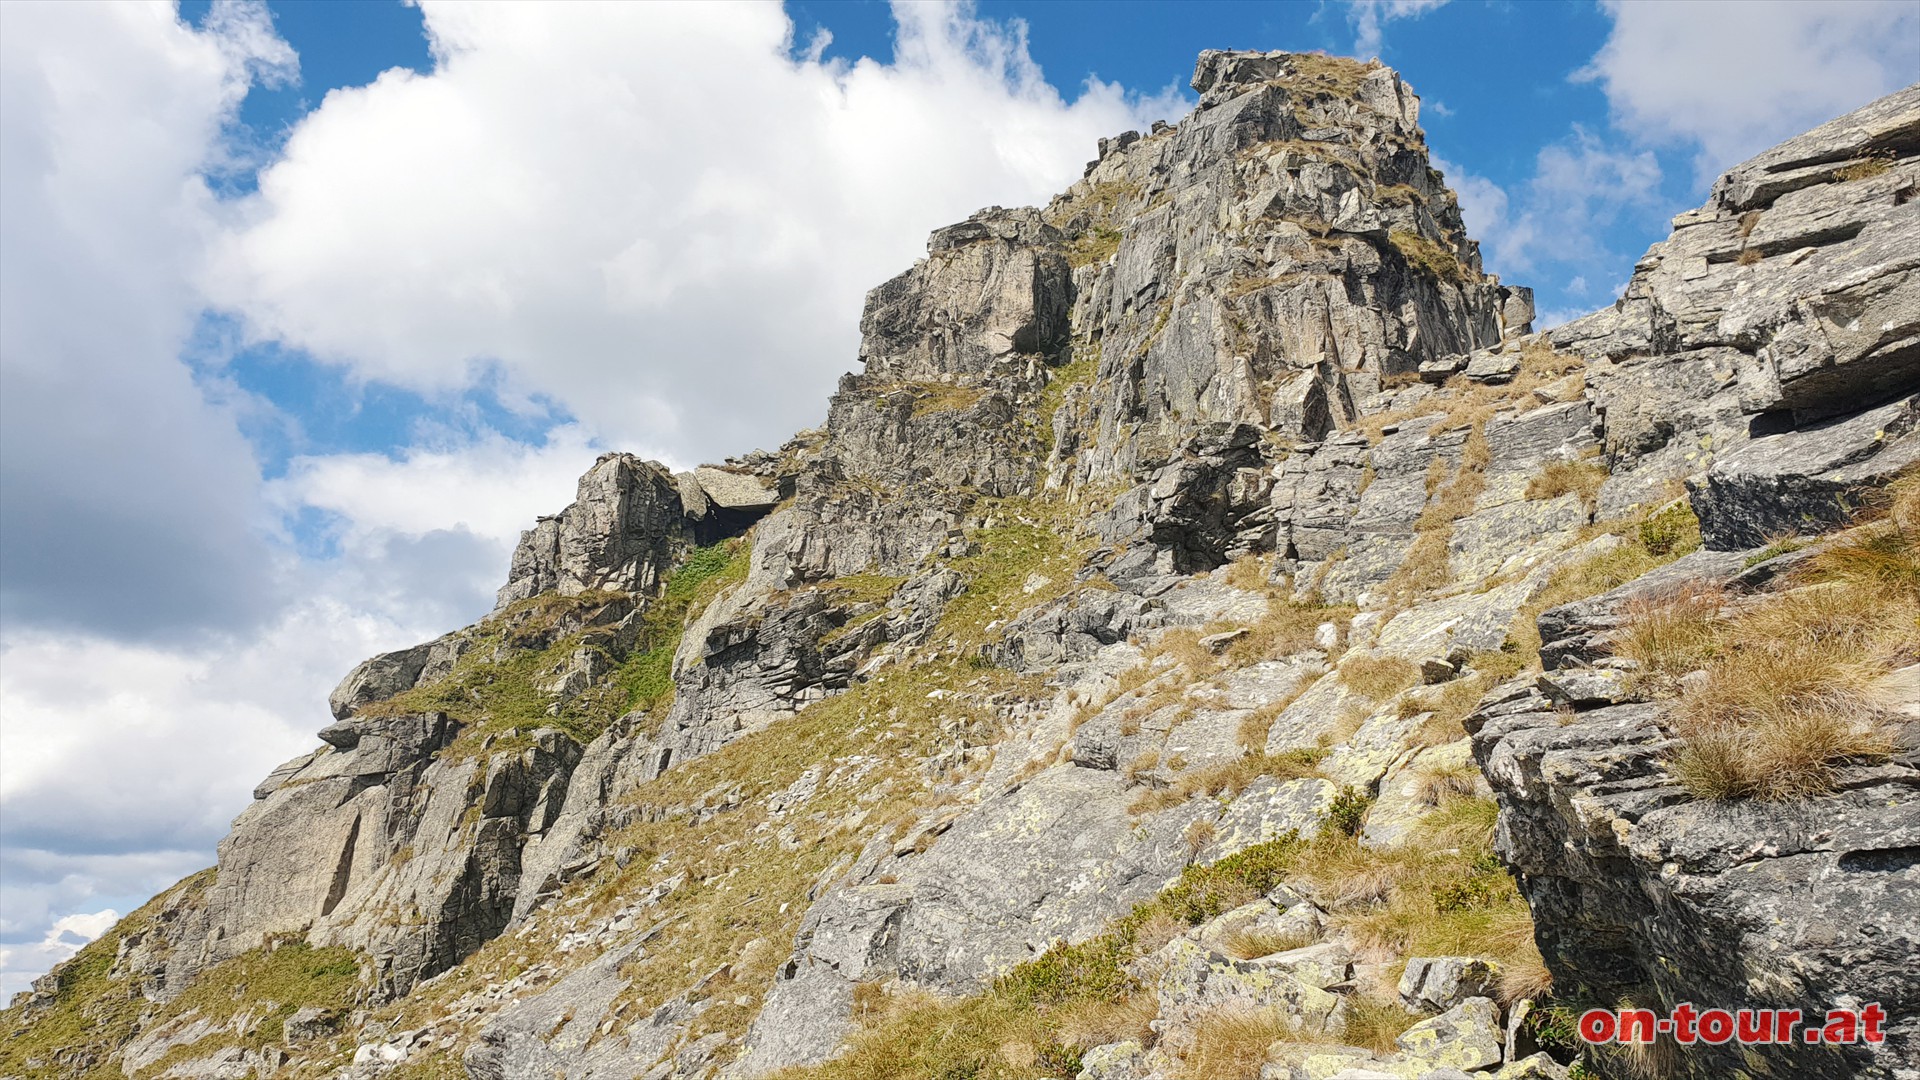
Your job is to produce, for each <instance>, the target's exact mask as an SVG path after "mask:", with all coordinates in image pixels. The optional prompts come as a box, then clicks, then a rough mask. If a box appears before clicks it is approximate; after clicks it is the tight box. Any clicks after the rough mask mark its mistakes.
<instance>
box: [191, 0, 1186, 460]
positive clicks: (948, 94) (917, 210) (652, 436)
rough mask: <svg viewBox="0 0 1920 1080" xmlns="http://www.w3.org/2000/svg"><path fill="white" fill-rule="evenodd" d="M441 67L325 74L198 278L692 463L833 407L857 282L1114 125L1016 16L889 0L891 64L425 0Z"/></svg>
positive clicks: (391, 373) (847, 364)
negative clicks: (354, 80)
mask: <svg viewBox="0 0 1920 1080" xmlns="http://www.w3.org/2000/svg"><path fill="white" fill-rule="evenodd" d="M424 13H425V16H426V23H427V28H428V31H429V33H430V36H431V39H432V43H433V49H434V54H435V56H436V57H437V58H438V63H437V65H436V68H435V70H434V72H433V73H432V74H429V75H417V74H413V73H410V72H405V71H393V72H388V73H387V74H386V75H384V76H382V77H381V78H380V79H379V80H378V81H376V82H375V83H373V84H372V85H369V86H366V87H363V88H359V89H353V90H341V91H335V92H334V93H332V94H329V95H328V96H327V98H326V100H325V102H324V103H323V104H322V105H321V106H320V108H319V109H317V110H316V111H315V112H314V113H312V114H311V115H310V116H308V117H307V118H306V119H305V120H304V121H302V122H301V124H300V125H299V126H298V127H297V128H296V129H295V130H294V131H293V133H292V135H291V137H290V138H289V139H288V141H287V144H286V150H285V156H284V158H283V159H282V160H280V161H279V162H278V163H276V164H275V165H273V166H272V167H271V168H269V169H268V170H266V172H265V173H263V174H262V176H261V178H260V190H259V195H258V197H257V198H255V199H253V200H252V201H251V202H250V203H249V204H248V205H246V206H245V207H244V208H243V213H244V215H245V218H246V225H245V227H244V228H242V229H240V230H239V231H238V232H237V233H236V234H235V235H233V236H232V237H231V239H230V242H229V243H228V244H227V246H226V247H225V249H224V251H223V258H222V260H221V262H220V264H219V268H218V271H217V272H216V273H215V274H214V275H213V276H212V278H211V279H210V283H211V287H212V289H213V290H214V291H215V293H216V294H217V295H218V296H219V297H220V298H221V299H222V300H223V302H224V303H225V304H226V305H227V306H228V307H230V308H231V309H232V310H234V311H235V312H237V313H239V314H240V315H241V316H243V317H244V319H245V321H246V323H247V325H248V326H249V327H250V328H251V330H252V332H253V333H254V334H256V335H258V336H260V337H263V338H270V339H274V340H277V341H280V342H282V343H285V344H288V345H292V346H297V347H300V348H304V349H308V350H311V351H312V352H313V353H314V354H316V355H318V356H321V357H323V358H325V359H326V360H328V361H329V362H333V363H338V364H341V365H344V366H346V367H347V368H349V369H350V370H351V371H352V373H353V374H354V376H355V377H358V378H367V379H378V380H384V381H387V382H390V383H394V384H397V385H401V386H407V387H413V388H419V389H424V390H445V389H448V388H452V387H458V386H463V385H466V384H468V383H469V382H470V381H471V380H473V379H474V378H475V377H476V372H477V371H479V370H480V369H479V367H477V365H480V364H487V365H497V367H489V368H488V370H498V371H501V372H503V373H504V374H505V375H506V377H507V379H508V382H509V384H510V385H512V386H515V387H517V388H520V389H523V390H526V391H529V392H539V393H542V394H545V395H547V396H548V397H549V398H551V399H552V400H553V401H555V402H557V403H559V404H560V405H562V406H563V407H565V408H566V409H568V410H570V411H571V412H572V413H573V415H575V416H577V417H579V418H580V419H581V420H582V421H583V422H584V423H585V425H586V426H587V427H589V428H590V429H592V430H593V431H595V432H596V433H597V434H599V435H600V436H601V437H603V438H605V439H607V440H608V441H609V442H610V443H611V444H613V445H616V446H623V447H624V446H631V445H639V446H643V447H648V448H652V449H654V450H655V451H657V452H658V453H661V454H666V455H671V456H674V457H677V458H681V459H685V460H692V459H697V458H715V457H718V456H721V455H724V454H727V453H737V452H741V451H745V450H748V449H751V448H752V447H753V446H755V445H761V444H769V443H777V442H778V441H779V440H780V439H782V438H783V437H784V436H785V435H787V434H788V433H790V432H791V431H793V430H795V429H797V428H799V427H803V426H806V425H808V424H811V423H814V422H817V421H818V420H819V419H820V418H821V416H822V415H823V414H824V408H825V399H826V395H827V394H828V393H829V392H830V391H831V389H832V386H833V381H834V379H835V378H836V377H837V376H838V375H839V374H840V373H841V372H843V371H846V370H848V369H850V368H852V367H854V366H855V351H856V345H857V334H856V331H855V323H856V320H857V318H858V313H859V310H860V306H861V302H862V298H863V296H864V294H865V292H866V291H867V290H868V289H870V288H872V287H873V286H875V285H877V284H879V283H880V282H881V281H883V280H885V279H886V278H887V277H890V276H891V275H893V274H895V273H898V272H899V271H901V270H903V269H905V268H906V267H907V266H908V265H909V264H910V263H911V262H912V261H913V259H914V258H915V257H917V256H918V255H920V254H923V253H924V238H925V236H926V234H927V232H928V231H929V230H931V229H932V228H935V227H938V226H940V225H943V224H946V223H948V222H951V221H954V220H957V219H959V218H961V217H964V216H965V215H966V214H968V213H971V212H972V211H974V210H975V209H978V208H979V207H980V206H982V205H983V204H987V203H1001V204H1005V205H1021V204H1027V203H1034V202H1044V201H1045V200H1046V199H1047V198H1048V197H1050V196H1051V195H1052V194H1054V193H1055V192H1057V191H1058V190H1059V189H1060V188H1062V187H1063V186H1065V185H1066V184H1067V183H1068V182H1070V181H1071V180H1073V179H1074V178H1076V177H1077V176H1078V175H1079V173H1080V169H1081V166H1082V165H1083V164H1084V163H1085V162H1086V161H1087V160H1088V159H1089V158H1090V157H1092V155H1093V151H1094V144H1095V141H1096V139H1097V138H1098V137H1100V136H1102V135H1110V134H1114V133H1117V132H1119V131H1121V130H1124V129H1126V128H1129V127H1139V126H1141V125H1142V124H1143V123H1144V122H1145V121H1146V120H1148V119H1150V118H1152V117H1153V116H1156V115H1162V114H1166V113H1169V112H1173V111H1177V110H1179V109H1180V108H1181V106H1180V105H1179V104H1178V103H1177V102H1165V101H1162V102H1154V103H1147V104H1142V103H1140V102H1137V101H1131V100H1129V99H1127V98H1126V97H1125V96H1123V94H1122V93H1121V91H1120V90H1119V88H1118V87H1115V86H1111V85H1106V84H1100V83H1090V84H1089V85H1087V86H1085V87H1083V88H1079V90H1078V92H1077V94H1076V95H1075V96H1074V97H1073V98H1072V99H1071V100H1067V99H1065V98H1063V97H1062V96H1061V94H1060V93H1059V92H1058V91H1056V90H1055V89H1054V88H1053V87H1052V86H1051V85H1049V84H1048V83H1047V82H1046V81H1045V79H1044V78H1043V76H1042V73H1041V72H1040V70H1039V69H1038V68H1037V67H1036V66H1035V65H1034V64H1033V62H1032V61H1031V60H1030V59H1029V58H1028V55H1027V53H1026V48H1025V42H1024V39H1023V36H1022V32H1021V30H1020V29H1019V27H1018V26H1017V25H1016V26H1014V27H1011V28H1009V27H1005V26H1001V25H998V24H994V23H988V22H981V21H978V20H976V19H974V18H973V17H972V15H971V12H970V10H969V9H968V8H967V7H966V6H964V5H945V4H924V5H923V4H902V5H899V6H898V7H896V9H895V15H896V18H897V19H898V21H899V33H898V40H897V44H896V49H895V53H896V60H895V61H894V62H893V63H892V64H880V63H876V62H874V61H871V60H861V61H859V62H858V63H853V64H848V63H845V62H823V61H820V60H817V59H810V58H808V57H807V56H801V57H799V58H795V56H794V55H793V53H792V45H793V42H792V40H791V35H792V26H791V24H790V23H789V22H788V20H787V19H786V17H785V15H784V14H783V13H782V11H781V10H780V9H779V8H778V7H775V6H772V5H766V4H744V5H736V4H699V5H676V4H633V5H616V4H606V5H578V6H539V7H527V6H516V5H509V4H482V5H453V4H442V3H437V2H434V0H427V2H426V3H425V5H424Z"/></svg>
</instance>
